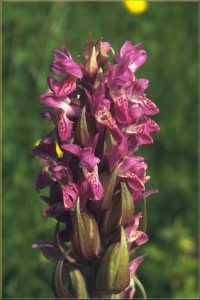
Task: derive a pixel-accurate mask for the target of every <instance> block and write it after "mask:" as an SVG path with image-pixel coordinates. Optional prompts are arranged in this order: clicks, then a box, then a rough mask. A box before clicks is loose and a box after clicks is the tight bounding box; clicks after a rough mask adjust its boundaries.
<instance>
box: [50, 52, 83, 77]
mask: <svg viewBox="0 0 200 300" xmlns="http://www.w3.org/2000/svg"><path fill="white" fill-rule="evenodd" d="M53 54H54V62H53V64H52V66H51V70H52V72H53V73H54V74H56V75H63V72H64V73H68V74H71V75H73V76H74V77H76V78H82V76H83V72H82V70H81V67H80V66H79V64H77V63H76V62H75V61H73V59H72V57H71V55H70V53H69V52H68V51H67V50H66V49H65V48H64V49H63V51H57V50H54V51H53Z"/></svg>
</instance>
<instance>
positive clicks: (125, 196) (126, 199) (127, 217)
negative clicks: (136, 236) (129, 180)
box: [121, 182, 134, 226]
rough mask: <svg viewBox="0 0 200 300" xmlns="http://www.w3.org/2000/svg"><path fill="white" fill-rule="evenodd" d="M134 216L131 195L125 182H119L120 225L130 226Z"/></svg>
mask: <svg viewBox="0 0 200 300" xmlns="http://www.w3.org/2000/svg"><path fill="white" fill-rule="evenodd" d="M133 214H134V203H133V198H132V195H131V193H130V191H129V189H128V187H127V185H126V183H125V182H121V216H122V219H121V225H122V226H124V225H127V224H130V222H131V219H132V217H133Z"/></svg>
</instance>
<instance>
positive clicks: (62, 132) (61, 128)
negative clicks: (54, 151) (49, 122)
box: [58, 113, 73, 143]
mask: <svg viewBox="0 0 200 300" xmlns="http://www.w3.org/2000/svg"><path fill="white" fill-rule="evenodd" d="M72 129H73V123H72V122H71V121H70V120H69V119H68V118H67V117H66V115H65V113H61V114H60V117H59V120H58V134H59V138H60V140H61V142H62V143H65V142H67V141H68V139H69V138H70V137H71V135H72Z"/></svg>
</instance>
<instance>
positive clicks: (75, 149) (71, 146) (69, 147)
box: [61, 144, 81, 157]
mask: <svg viewBox="0 0 200 300" xmlns="http://www.w3.org/2000/svg"><path fill="white" fill-rule="evenodd" d="M61 148H62V149H63V150H65V151H68V152H70V153H72V154H74V155H76V156H78V157H80V155H81V148H80V147H79V146H78V145H76V144H66V145H62V146H61Z"/></svg>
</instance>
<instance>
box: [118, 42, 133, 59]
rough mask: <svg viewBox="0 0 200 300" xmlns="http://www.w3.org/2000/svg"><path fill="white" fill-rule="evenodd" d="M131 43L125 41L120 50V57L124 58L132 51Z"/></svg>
mask: <svg viewBox="0 0 200 300" xmlns="http://www.w3.org/2000/svg"><path fill="white" fill-rule="evenodd" d="M132 47H133V46H132V42H131V41H126V42H125V43H124V44H123V45H122V47H121V49H120V55H121V56H124V55H125V54H126V53H127V52H128V51H130V50H131V49H132Z"/></svg>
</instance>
